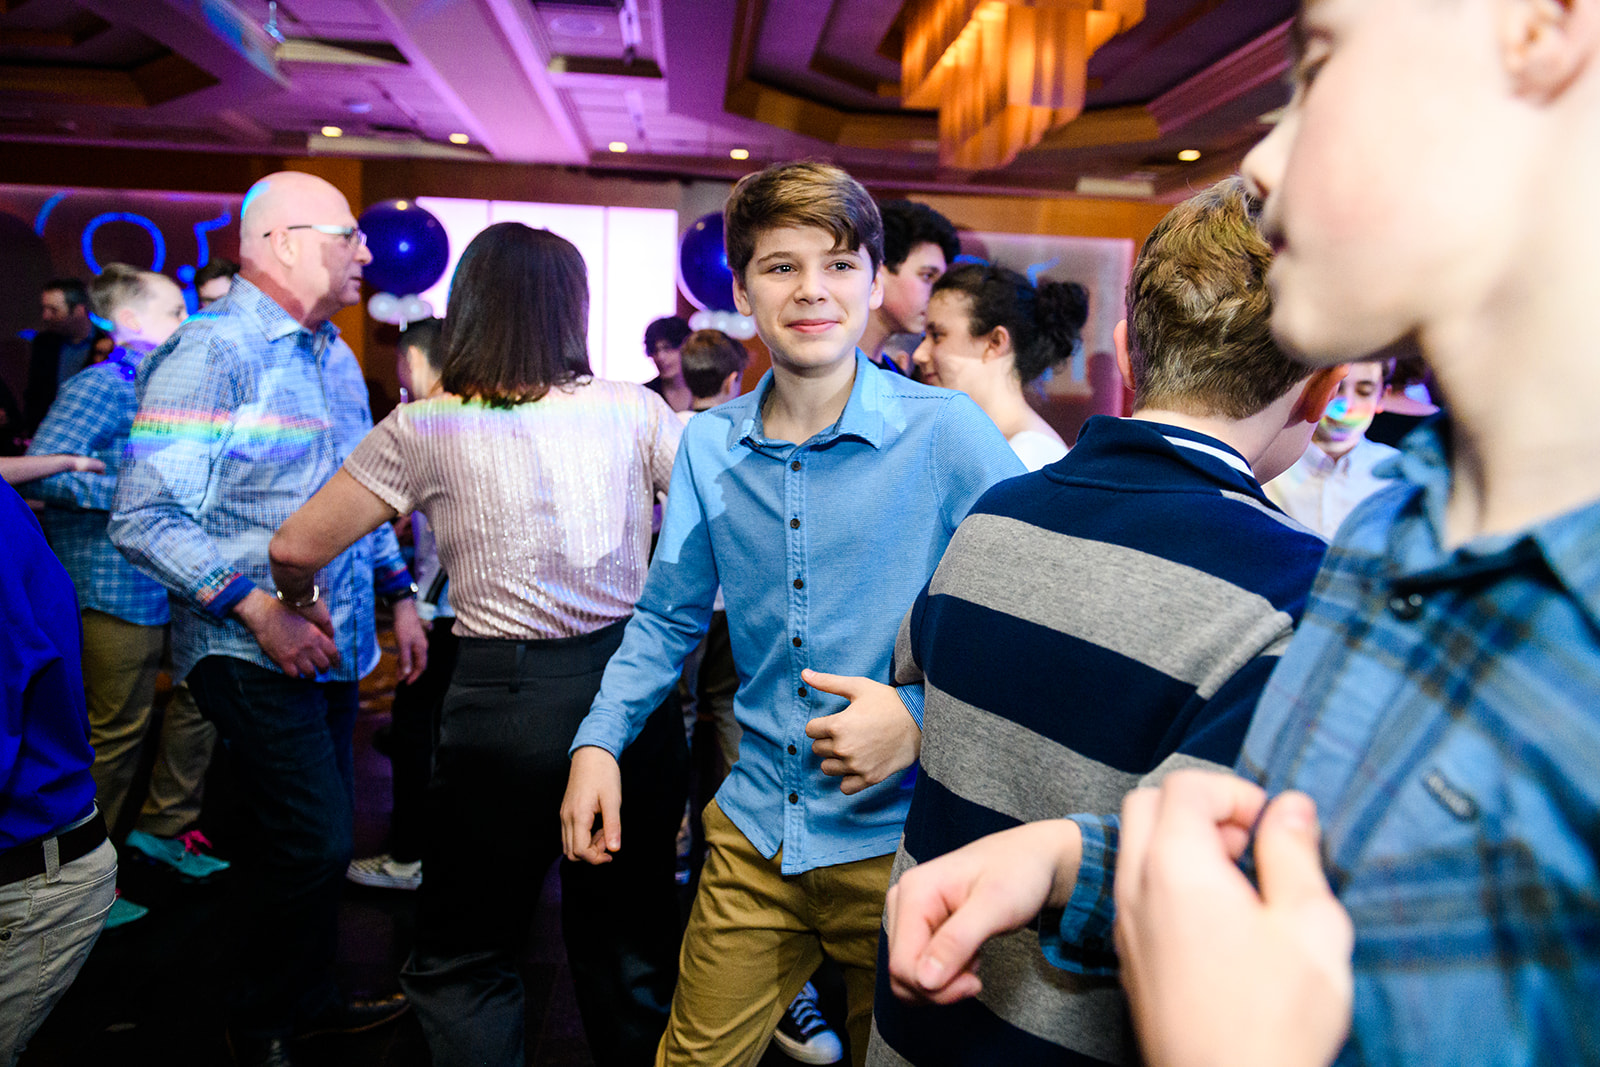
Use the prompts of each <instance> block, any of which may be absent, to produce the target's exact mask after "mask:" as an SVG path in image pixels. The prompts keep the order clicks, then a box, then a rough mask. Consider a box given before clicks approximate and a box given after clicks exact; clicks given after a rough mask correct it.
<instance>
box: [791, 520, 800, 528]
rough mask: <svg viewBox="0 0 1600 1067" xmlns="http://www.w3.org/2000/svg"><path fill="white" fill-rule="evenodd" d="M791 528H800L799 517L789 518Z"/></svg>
mask: <svg viewBox="0 0 1600 1067" xmlns="http://www.w3.org/2000/svg"><path fill="white" fill-rule="evenodd" d="M789 529H791V530H798V529H800V520H799V519H790V520H789Z"/></svg>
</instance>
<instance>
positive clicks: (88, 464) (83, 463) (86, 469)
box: [67, 456, 106, 474]
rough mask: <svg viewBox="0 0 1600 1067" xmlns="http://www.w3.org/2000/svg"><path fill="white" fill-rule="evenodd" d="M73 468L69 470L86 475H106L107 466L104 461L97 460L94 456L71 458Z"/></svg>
mask: <svg viewBox="0 0 1600 1067" xmlns="http://www.w3.org/2000/svg"><path fill="white" fill-rule="evenodd" d="M69 458H70V459H71V460H72V466H70V467H68V468H67V469H68V470H74V471H80V472H82V473H84V474H104V473H105V471H106V465H105V461H104V460H99V459H95V458H94V457H93V456H71V457H69Z"/></svg>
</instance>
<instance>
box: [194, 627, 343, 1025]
mask: <svg viewBox="0 0 1600 1067" xmlns="http://www.w3.org/2000/svg"><path fill="white" fill-rule="evenodd" d="M188 681H189V688H190V689H191V690H192V691H193V692H194V696H195V700H196V702H197V703H198V704H199V705H200V710H201V712H202V713H203V714H204V715H205V716H206V718H208V719H210V720H211V721H212V722H214V723H216V724H217V730H218V732H219V733H220V735H221V737H222V743H223V745H224V746H225V747H226V748H227V751H228V759H229V764H230V766H231V767H232V770H233V775H234V779H235V789H236V792H237V794H238V800H239V805H240V807H241V808H242V809H243V810H244V811H245V813H246V815H247V816H248V818H249V819H250V820H251V821H252V822H253V823H254V827H253V829H254V830H255V832H256V833H255V839H254V842H253V845H252V847H251V848H250V849H249V850H247V852H246V854H245V855H244V856H242V857H240V867H241V868H242V870H241V872H240V874H241V878H243V879H244V883H245V886H246V887H247V888H246V893H245V909H244V914H242V915H240V916H238V917H237V921H238V939H237V940H238V943H237V945H236V946H235V948H234V960H233V963H234V972H235V974H234V988H233V990H232V994H231V997H230V1010H229V1027H230V1028H231V1029H232V1030H233V1031H234V1032H235V1033H238V1034H241V1035H250V1036H287V1035H288V1034H290V1033H292V1032H293V1030H294V1029H295V1027H296V1024H297V1023H298V1024H303V1023H305V1022H307V1021H310V1020H312V1019H314V1018H316V1017H318V1016H319V1015H323V1014H325V1013H327V1012H329V1011H331V1010H333V1009H334V1008H336V1007H337V1005H338V999H339V994H338V990H337V987H336V986H335V985H334V981H333V961H334V954H335V950H336V949H337V947H338V939H339V927H338V920H339V895H340V893H341V891H342V888H343V884H344V872H345V868H346V867H348V866H349V864H350V850H351V832H352V822H353V819H354V814H353V813H354V810H355V803H354V780H353V777H352V772H351V750H350V737H351V732H352V731H353V729H354V727H355V719H356V710H357V702H358V698H357V686H356V683H355V682H314V681H305V680H302V679H297V678H290V677H288V676H287V675H285V674H281V673H279V672H278V671H273V670H267V669H266V668H264V667H258V666H256V665H255V664H253V663H247V662H245V661H244V660H240V659H234V658H232V657H229V656H207V657H206V658H205V659H202V660H201V661H200V662H199V663H197V664H195V666H194V669H193V670H192V671H191V672H190V673H189V679H188Z"/></svg>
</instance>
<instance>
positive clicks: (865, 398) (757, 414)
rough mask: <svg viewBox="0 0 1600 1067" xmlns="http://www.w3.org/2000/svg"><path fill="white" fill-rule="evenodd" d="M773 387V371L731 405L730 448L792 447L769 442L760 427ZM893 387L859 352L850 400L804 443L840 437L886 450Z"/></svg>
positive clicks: (857, 352)
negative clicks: (886, 411)
mask: <svg viewBox="0 0 1600 1067" xmlns="http://www.w3.org/2000/svg"><path fill="white" fill-rule="evenodd" d="M772 385H773V377H772V371H770V370H769V371H767V373H765V374H763V375H762V376H761V381H759V382H758V383H756V387H755V388H754V389H752V390H750V392H748V393H746V394H745V395H744V396H742V397H740V398H739V399H738V400H735V401H733V402H732V403H730V404H729V407H732V408H734V410H733V411H731V412H730V413H729V414H730V415H732V416H733V417H732V419H730V423H731V425H730V426H729V428H728V448H730V449H733V448H736V447H738V446H739V445H744V446H745V447H746V448H752V449H756V448H761V447H763V446H766V447H771V446H772V445H774V444H780V443H781V444H784V445H787V444H788V443H789V442H787V441H785V442H773V441H770V440H768V439H767V437H766V436H765V433H764V431H763V428H762V425H761V409H762V407H763V406H764V405H765V404H766V402H767V395H768V394H769V393H770V392H771V391H772ZM892 385H893V379H892V377H891V376H890V375H889V374H888V373H887V372H885V371H883V370H881V369H879V368H878V367H876V366H874V365H873V363H872V361H871V360H869V359H868V358H867V357H866V356H865V355H864V354H862V352H861V350H860V349H859V348H858V349H856V379H855V382H854V383H853V384H852V385H851V386H850V396H849V398H848V399H847V400H846V401H845V402H844V410H843V411H841V412H840V413H839V418H838V421H836V422H835V423H834V424H833V425H832V426H830V427H829V428H828V429H826V430H823V431H822V432H821V433H819V434H817V435H816V436H815V437H813V438H812V439H811V440H810V441H809V442H803V443H808V444H818V445H820V444H825V443H827V442H829V441H832V440H834V439H836V438H840V437H855V438H859V439H860V440H862V441H865V442H866V443H867V444H869V445H871V446H872V447H873V448H881V447H883V425H884V420H883V413H884V407H885V405H886V404H887V403H888V402H889V400H890V397H891V396H892V395H893V388H892Z"/></svg>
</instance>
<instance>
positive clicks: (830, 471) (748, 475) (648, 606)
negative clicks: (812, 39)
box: [562, 163, 1022, 1065]
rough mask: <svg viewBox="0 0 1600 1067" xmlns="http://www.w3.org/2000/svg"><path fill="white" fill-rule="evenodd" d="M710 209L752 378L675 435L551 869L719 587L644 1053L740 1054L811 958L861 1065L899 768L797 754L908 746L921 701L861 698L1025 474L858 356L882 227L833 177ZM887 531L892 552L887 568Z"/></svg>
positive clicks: (667, 684) (696, 633) (843, 178)
mask: <svg viewBox="0 0 1600 1067" xmlns="http://www.w3.org/2000/svg"><path fill="white" fill-rule="evenodd" d="M726 220H727V221H726V233H727V243H728V259H729V264H730V265H731V266H732V268H733V273H734V281H735V284H734V293H735V298H736V301H737V302H738V305H739V310H740V311H741V312H743V313H744V314H746V315H750V316H752V317H753V318H754V319H755V320H756V325H757V329H758V330H759V331H760V334H761V337H762V340H763V341H765V342H766V344H767V347H768V348H769V349H770V350H771V353H772V364H773V368H772V371H771V372H770V373H769V374H768V375H767V376H766V377H764V378H763V379H762V381H761V383H760V384H759V385H758V386H757V387H756V389H755V390H754V391H752V392H750V393H748V394H746V395H745V396H743V397H740V398H739V399H737V400H734V401H732V402H730V403H728V404H724V405H722V406H721V407H718V408H715V409H713V410H711V411H709V412H704V413H702V414H700V415H697V416H695V418H693V419H692V420H690V422H689V425H688V427H687V428H686V429H685V431H684V437H683V441H682V443H681V444H680V446H679V451H678V458H677V463H676V467H675V469H674V471H673V478H672V491H671V493H670V494H669V497H668V501H667V508H666V515H665V518H664V520H663V523H662V530H661V538H660V541H659V542H658V544H657V548H656V555H655V559H654V561H653V563H652V565H651V568H650V577H649V579H648V581H647V582H646V584H645V589H644V593H643V595H642V596H641V597H640V600H639V604H638V608H637V613H636V614H635V615H634V617H633V619H632V620H631V621H630V622H629V623H628V628H627V633H626V635H625V636H624V638H623V642H622V647H621V648H620V649H619V650H618V651H617V653H616V655H615V656H613V657H612V659H611V663H610V665H609V666H608V667H607V669H606V674H605V679H604V681H603V682H602V684H601V689H600V693H599V695H598V696H597V697H596V698H595V701H594V705H593V707H592V709H591V710H590V713H589V716H588V717H587V718H586V719H585V720H584V722H583V725H582V726H581V727H580V728H579V730H578V734H577V736H576V738H575V739H574V741H573V746H572V751H573V760H572V772H571V777H570V779H569V782H568V787H567V796H566V800H565V802H564V803H563V805H562V832H563V838H564V843H565V847H566V852H567V855H568V857H569V858H572V859H583V860H587V861H588V862H591V863H603V862H605V861H606V860H608V859H609V857H610V853H611V852H614V851H616V850H617V849H619V848H621V847H622V845H623V840H624V839H623V835H622V822H621V812H620V811H619V810H618V809H619V797H620V777H619V773H618V769H617V763H616V757H617V755H618V754H619V753H620V752H621V751H622V749H623V747H625V746H626V745H627V743H628V742H629V741H630V740H631V739H632V738H633V736H634V735H635V734H637V732H638V731H639V729H640V727H641V726H642V725H643V723H644V720H645V718H646V717H648V715H649V714H650V712H651V711H653V710H654V709H655V708H656V706H657V705H658V704H659V703H660V701H661V699H662V697H664V696H665V695H666V693H667V691H668V690H669V689H670V688H671V687H672V685H673V684H674V683H675V681H676V680H677V678H678V673H679V668H680V666H681V664H682V661H683V658H684V656H685V655H687V654H688V653H689V652H690V651H691V650H692V649H693V648H694V647H695V644H696V643H697V642H698V641H699V639H700V636H701V635H702V634H703V633H704V632H705V629H706V626H707V623H708V622H709V620H710V617H711V612H712V606H713V599H714V597H715V595H716V590H717V586H718V583H719V582H720V583H721V585H722V587H723V590H724V595H725V598H726V601H727V614H728V627H729V636H730V641H731V645H732V649H733V658H734V662H735V664H736V666H737V667H738V672H739V677H740V679H741V685H740V688H739V692H738V694H737V695H736V696H735V698H734V710H735V715H736V717H737V719H738V721H739V724H740V725H741V726H742V727H743V730H744V734H743V737H742V739H741V743H740V751H739V761H738V762H737V763H736V764H735V765H734V768H733V771H732V772H731V773H730V774H729V776H728V778H727V780H726V781H725V782H724V783H723V786H722V788H721V789H720V790H719V791H718V793H717V797H716V800H715V801H713V802H712V804H711V805H710V806H708V808H707V809H706V814H705V827H706V841H707V846H708V854H707V857H706V865H705V868H704V871H703V873H702V875H701V882H700V889H699V893H698V895H697V897H696V900H695V905H694V909H693V912H692V913H691V915H690V918H689V926H688V930H687V932H686V933H685V937H684V947H683V952H682V957H681V963H680V975H679V980H678V988H677V991H676V993H675V995H674V997H673V1004H672V1015H671V1020H670V1021H669V1023H668V1027H667V1033H666V1036H665V1037H664V1038H663V1041H662V1045H661V1049H660V1050H659V1052H658V1053H657V1062H658V1063H694V1064H696V1065H704V1064H717V1063H732V1062H740V1063H743V1062H753V1060H754V1058H756V1057H757V1056H758V1055H759V1053H760V1050H761V1048H762V1047H763V1046H764V1045H765V1043H766V1041H767V1040H768V1038H769V1037H770V1035H771V1034H772V1032H773V1029H774V1027H775V1026H776V1025H777V1022H778V1019H779V1016H780V1015H781V1014H782V1012H783V1009H784V1007H785V1006H786V1005H788V1004H789V1002H790V1001H791V1000H792V999H793V997H794V996H795V994H796V993H797V992H799V990H800V989H801V987H802V986H803V985H804V983H805V982H806V980H807V979H808V978H809V977H810V975H811V973H812V971H813V970H814V969H815V968H816V966H817V965H818V964H819V963H820V962H821V960H822V958H823V956H824V955H826V956H828V957H831V958H833V959H834V960H835V961H837V962H838V963H839V964H840V965H841V967H842V968H843V970H844V973H845V981H846V988H847V992H848V997H849V1023H850V1040H851V1050H852V1053H853V1055H854V1058H855V1059H856V1062H858V1063H859V1062H861V1061H862V1059H863V1057H864V1055H865V1052H866V1043H867V1042H866V1039H867V1031H868V1027H869V1025H870V1013H871V1005H872V988H873V980H874V972H875V963H876V952H877V944H876V942H877V935H878V926H879V919H880V916H881V913H882V904H883V894H884V892H885V890H886V888H887V885H888V877H889V866H890V861H891V857H892V854H893V852H894V849H895V846H896V843H897V841H898V839H899V836H900V830H901V825H902V823H903V822H904V820H905V814H906V807H907V804H908V802H909V799H910V788H909V785H910V776H909V774H908V773H907V772H901V773H899V774H895V775H893V776H891V777H889V778H888V779H887V780H884V781H882V782H880V783H879V784H877V785H875V786H872V787H868V788H864V789H860V790H854V791H852V792H851V793H849V794H846V793H843V792H841V790H840V789H839V786H838V784H837V783H836V782H834V781H833V780H832V779H830V778H829V777H828V776H827V775H826V774H825V773H824V763H825V762H826V760H825V759H823V758H822V756H821V755H819V753H818V752H816V751H813V745H812V741H813V739H816V740H817V741H818V745H819V747H820V748H822V749H823V750H824V751H825V752H831V753H832V754H833V755H832V756H831V757H830V758H837V759H844V760H848V761H850V762H852V764H856V765H861V764H870V763H871V762H873V759H874V758H875V756H876V755H877V754H879V753H889V752H898V751H900V750H901V749H903V748H904V747H905V746H907V745H910V746H913V751H914V745H915V743H916V737H917V733H918V730H919V726H920V719H921V709H922V693H921V687H920V686H907V687H901V688H899V689H891V688H890V687H888V686H887V685H884V684H882V683H885V682H887V681H888V680H889V677H890V674H889V670H890V659H891V654H892V652H893V645H894V635H895V633H896V630H897V627H898V625H899V621H900V617H901V616H902V615H903V614H904V613H905V611H906V609H907V608H908V607H909V606H910V604H911V601H912V599H913V598H915V596H916V594H917V592H918V591H919V590H920V589H921V588H922V586H923V584H924V583H925V582H926V581H927V579H928V576H929V575H930V574H932V573H933V568H934V567H935V565H937V563H938V561H939V558H940V556H941V555H942V554H943V553H944V549H945V545H946V544H947V543H948V542H949V539H950V536H951V534H953V533H954V532H955V529H956V527H957V526H958V525H959V524H960V522H961V519H962V518H963V517H965V515H966V512H967V509H968V508H969V507H970V506H971V505H972V503H973V502H974V501H975V500H977V498H978V497H979V496H981V495H982V494H983V492H984V491H985V490H986V489H988V488H989V486H991V485H993V484H994V483H996V482H998V481H1000V480H1001V479H1004V478H1007V477H1011V476H1013V475H1016V474H1020V473H1022V467H1021V465H1020V463H1019V462H1018V461H1017V459H1016V457H1015V455H1014V454H1013V453H1012V452H1011V451H1010V448H1009V446H1008V445H1007V444H1006V442H1005V439H1004V438H1003V437H1002V436H1001V435H1000V433H999V431H998V430H996V429H995V427H994V424H993V423H992V422H990V421H989V419H988V417H987V416H985V415H984V414H983V412H982V411H981V410H979V408H978V407H977V406H976V405H975V404H973V403H972V402H971V401H970V400H968V399H967V398H966V397H964V396H963V395H961V394H957V393H952V392H949V391H946V390H942V389H935V388H930V387H926V386H921V385H918V384H916V383H913V382H909V381H907V380H905V379H902V378H897V377H893V376H890V375H886V374H885V373H884V372H883V371H881V370H879V369H878V368H876V367H874V366H873V365H872V364H871V363H870V362H869V361H868V360H867V358H866V357H865V356H864V355H862V354H861V353H860V352H859V351H858V350H857V344H858V342H859V341H860V338H861V335H862V332H863V331H864V330H865V329H866V326H867V321H868V316H869V315H870V313H871V310H872V308H873V307H875V306H877V304H878V303H879V302H880V301H881V299H882V289H881V286H880V284H879V282H878V281H877V268H878V266H879V263H880V261H881V259H882V239H883V238H882V222H881V220H880V218H879V215H878V210H877V207H876V205H874V203H873V201H872V198H871V197H870V196H869V195H868V194H867V192H866V191H865V190H864V189H863V188H862V187H861V186H860V185H859V184H858V183H857V182H856V181H854V179H852V178H850V177H849V175H847V174H845V173H844V172H843V171H841V170H839V169H837V168H835V167H831V166H827V165H825V164H818V163H794V164H786V165H782V166H777V167H772V168H769V169H767V170H765V171H762V172H761V173H759V174H755V175H751V176H749V177H746V178H745V179H743V180H742V181H741V182H740V183H739V185H738V186H737V187H735V189H734V192H733V195H732V197H731V198H730V200H729V202H728V206H727V209H726ZM890 542H893V543H895V544H897V545H901V546H905V550H904V551H901V552H898V553H895V554H893V555H891V556H888V557H886V556H885V555H884V554H883V553H882V552H881V551H879V546H881V545H883V544H887V543H890ZM811 667H823V668H826V669H827V670H829V671H831V672H834V673H837V674H843V675H852V676H861V677H865V678H869V679H874V680H878V681H879V684H877V685H875V686H871V687H867V688H864V689H862V690H861V694H862V695H861V696H860V697H858V699H856V700H854V701H852V702H850V703H849V704H848V706H846V701H844V700H842V699H840V698H838V697H835V696H832V695H830V694H827V693H824V692H821V691H819V690H817V689H815V688H813V687H812V686H811V685H810V684H808V683H807V681H806V680H805V679H803V678H802V677H801V672H802V671H803V670H806V669H807V668H811ZM817 720H820V721H817ZM808 724H811V725H812V729H811V731H810V736H808V731H807V726H808ZM900 762H901V764H902V765H903V764H904V763H908V762H910V761H909V760H902V761H900ZM597 816H598V817H599V819H600V825H599V827H598V829H596V828H595V821H596V817H597Z"/></svg>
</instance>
